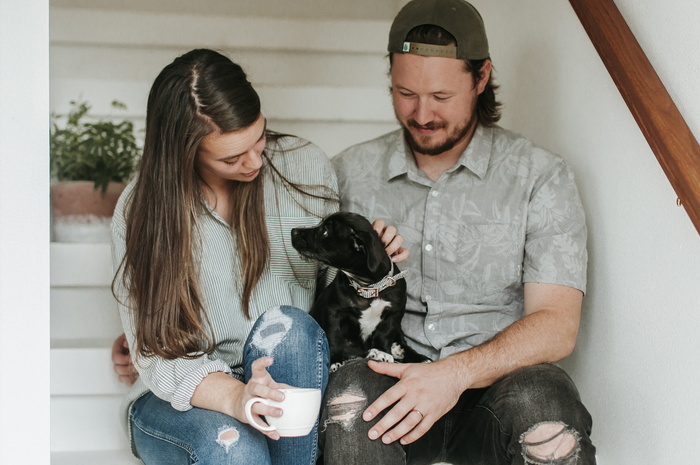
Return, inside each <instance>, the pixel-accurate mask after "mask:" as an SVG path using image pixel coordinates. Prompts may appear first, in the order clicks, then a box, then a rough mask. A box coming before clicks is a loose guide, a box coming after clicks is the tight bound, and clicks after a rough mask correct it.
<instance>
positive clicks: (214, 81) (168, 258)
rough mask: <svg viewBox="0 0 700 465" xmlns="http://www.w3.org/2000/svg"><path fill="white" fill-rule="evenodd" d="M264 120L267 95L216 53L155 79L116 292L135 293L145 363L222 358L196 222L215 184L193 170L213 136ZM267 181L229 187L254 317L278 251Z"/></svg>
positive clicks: (198, 54) (181, 61)
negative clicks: (205, 293)
mask: <svg viewBox="0 0 700 465" xmlns="http://www.w3.org/2000/svg"><path fill="white" fill-rule="evenodd" d="M259 115H260V100H259V97H258V95H257V93H256V92H255V90H254V89H253V87H252V86H251V84H250V82H248V79H247V77H246V75H245V73H244V71H243V70H242V69H241V67H240V66H238V65H237V64H235V63H233V62H231V60H229V59H228V58H226V57H225V56H223V55H221V54H219V53H217V52H214V51H211V50H202V49H200V50H193V51H191V52H189V53H186V54H185V55H182V56H181V57H178V58H177V59H175V61H173V63H171V64H170V65H168V66H166V67H165V68H164V69H163V71H161V73H160V74H159V75H158V77H157V78H156V80H155V81H154V83H153V86H152V88H151V92H150V94H149V97H148V108H147V116H146V137H145V142H144V152H143V156H142V158H141V165H140V169H139V175H138V178H137V179H136V181H135V185H134V188H133V191H132V193H131V197H130V199H129V204H128V205H129V206H128V208H127V210H126V212H125V219H126V253H125V256H124V259H123V261H122V263H121V264H120V271H121V272H122V279H121V282H117V278H115V282H114V284H113V288H115V286H117V285H122V286H124V287H125V289H127V291H128V299H127V302H124V304H126V305H128V306H129V307H130V310H131V315H132V318H133V327H134V338H135V340H136V347H133V348H132V350H134V353H135V354H137V356H145V357H148V356H160V357H163V358H166V359H175V358H187V357H197V356H199V355H200V354H201V353H203V352H204V353H210V352H212V351H213V350H214V344H215V341H214V340H213V339H212V336H211V335H210V331H209V324H208V321H206V316H205V313H204V311H203V304H202V298H201V295H200V291H199V289H200V287H199V279H198V277H199V267H198V266H199V265H198V264H199V257H198V253H199V250H200V244H199V243H198V241H197V239H196V237H198V235H197V234H195V232H196V230H197V228H198V222H197V218H198V217H199V216H200V215H202V214H203V213H204V212H206V211H207V210H206V205H205V202H204V198H203V195H202V190H203V189H206V188H207V186H206V185H205V184H204V181H203V180H202V178H201V177H200V176H199V175H198V174H197V171H196V170H195V166H196V160H197V151H198V149H199V146H200V143H201V142H202V139H203V138H204V137H205V136H206V135H207V134H209V133H211V132H212V131H220V132H222V133H227V132H232V131H237V130H240V129H243V128H246V127H248V126H250V125H251V124H253V123H254V122H255V121H256V120H257V118H258V117H259ZM271 139H273V140H274V139H275V136H273V137H271ZM265 159H266V161H267V162H268V163H267V164H268V166H271V165H270V161H269V157H267V156H265ZM264 168H265V167H263V169H264ZM273 171H274V172H275V173H276V174H278V175H279V172H277V171H276V170H274V169H273ZM262 175H263V173H262V172H261V174H260V176H258V178H257V179H256V180H254V181H252V182H249V183H242V182H235V181H232V182H231V195H232V196H233V199H234V201H233V202H231V205H232V212H231V217H230V218H227V220H228V221H229V224H230V225H231V228H232V230H233V231H232V232H233V234H234V235H235V238H236V241H237V245H238V253H239V256H240V258H241V265H242V273H243V289H242V291H241V294H242V302H241V303H242V309H243V312H244V314H245V316H246V317H247V318H250V314H249V300H250V296H251V294H252V292H253V289H254V288H255V286H256V284H257V282H258V280H259V279H260V277H261V276H262V274H263V272H264V271H265V268H266V267H267V264H268V259H269V253H270V252H269V251H270V244H269V242H268V234H267V227H266V225H265V204H264V190H263V176H262ZM283 184H285V185H287V184H289V183H288V181H286V180H284V182H283ZM302 191H303V189H302ZM117 276H119V275H117ZM115 294H116V293H115Z"/></svg>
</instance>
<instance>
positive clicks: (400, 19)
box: [388, 0, 489, 60]
mask: <svg viewBox="0 0 700 465" xmlns="http://www.w3.org/2000/svg"><path fill="white" fill-rule="evenodd" d="M424 24H432V25H435V26H440V27H441V28H443V29H445V30H446V31H447V32H449V33H450V34H452V35H453V36H454V38H455V39H456V40H457V46H456V47H454V46H449V45H448V46H441V45H430V44H419V43H415V42H406V36H407V35H408V33H409V31H410V30H411V29H413V28H414V27H416V26H422V25H424ZM388 51H389V52H391V53H414V54H417V55H423V56H438V57H448V58H459V59H462V60H484V59H486V58H488V57H489V43H488V39H487V38H486V29H485V28H484V21H483V19H481V15H480V14H479V12H478V11H477V10H476V8H474V7H473V6H472V5H471V4H470V3H467V2H465V1H464V0H412V1H410V2H408V3H407V4H406V5H405V6H404V7H403V8H402V9H401V11H399V13H398V14H397V15H396V18H394V22H393V24H392V25H391V31H390V32H389V46H388Z"/></svg>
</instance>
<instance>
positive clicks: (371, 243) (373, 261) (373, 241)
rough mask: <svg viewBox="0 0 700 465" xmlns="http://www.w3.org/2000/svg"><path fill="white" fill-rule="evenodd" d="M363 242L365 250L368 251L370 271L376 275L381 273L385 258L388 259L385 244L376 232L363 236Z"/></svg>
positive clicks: (372, 231)
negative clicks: (378, 272) (380, 268)
mask: <svg viewBox="0 0 700 465" xmlns="http://www.w3.org/2000/svg"><path fill="white" fill-rule="evenodd" d="M363 240H364V243H365V248H366V249H367V268H369V271H371V272H372V273H376V272H377V271H379V267H380V266H381V265H382V261H383V260H384V257H386V251H385V250H384V244H383V243H382V241H381V240H380V239H379V236H378V235H377V232H376V231H374V230H371V231H369V232H367V233H365V234H363Z"/></svg>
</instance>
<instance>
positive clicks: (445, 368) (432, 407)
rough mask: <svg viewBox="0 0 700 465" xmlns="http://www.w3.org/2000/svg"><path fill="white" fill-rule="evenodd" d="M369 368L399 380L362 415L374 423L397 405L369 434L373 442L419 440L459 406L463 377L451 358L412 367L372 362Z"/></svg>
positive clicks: (412, 364) (410, 441)
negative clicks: (380, 415) (383, 413)
mask: <svg viewBox="0 0 700 465" xmlns="http://www.w3.org/2000/svg"><path fill="white" fill-rule="evenodd" d="M368 365H369V367H370V368H371V369H372V370H374V371H375V372H376V373H379V374H383V375H388V376H392V377H394V378H398V379H399V382H398V383H396V384H395V385H394V386H393V387H392V388H390V389H388V390H387V391H386V392H385V393H384V394H382V395H381V396H379V398H378V399H377V400H375V401H374V403H372V405H370V406H369V407H367V409H366V410H365V412H364V414H363V415H362V418H363V419H364V420H365V421H370V420H372V419H373V418H374V417H376V416H377V415H378V414H379V413H380V412H382V411H383V410H385V409H387V408H389V407H390V406H392V405H393V407H392V408H391V409H390V410H389V411H388V412H387V413H386V415H384V418H382V419H381V420H380V421H379V422H378V423H377V424H376V425H375V426H374V427H373V428H372V429H371V430H370V432H369V438H370V439H372V440H374V439H377V438H379V437H381V438H382V442H383V443H385V444H389V443H392V442H394V441H397V440H400V441H401V444H403V445H406V444H410V443H412V442H414V441H416V440H417V439H418V438H420V437H421V436H423V435H424V434H425V433H426V432H427V431H428V430H429V429H430V428H431V427H432V426H433V424H434V423H435V422H436V421H437V420H439V419H440V418H441V417H442V416H443V415H445V414H446V413H447V412H448V411H450V409H452V407H454V406H455V404H457V401H458V400H459V397H460V395H462V392H463V389H462V387H461V385H460V381H459V380H460V374H459V373H458V372H456V371H455V367H454V366H453V363H451V362H450V361H448V360H447V359H446V360H441V361H438V362H433V363H408V364H401V363H383V362H375V361H370V362H368ZM394 404H396V405H394Z"/></svg>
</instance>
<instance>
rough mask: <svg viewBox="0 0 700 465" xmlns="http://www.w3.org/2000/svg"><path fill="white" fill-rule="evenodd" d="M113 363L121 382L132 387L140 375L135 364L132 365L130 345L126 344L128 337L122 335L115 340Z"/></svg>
mask: <svg viewBox="0 0 700 465" xmlns="http://www.w3.org/2000/svg"><path fill="white" fill-rule="evenodd" d="M112 363H114V371H115V372H116V373H117V376H118V377H119V381H121V382H122V383H124V384H126V385H127V386H131V385H132V384H134V383H135V382H136V380H137V379H138V377H139V373H138V372H137V371H136V368H135V367H134V364H133V363H131V356H130V355H129V343H128V342H126V336H125V335H124V334H122V335H121V336H119V337H118V338H117V339H115V340H114V344H112Z"/></svg>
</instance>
